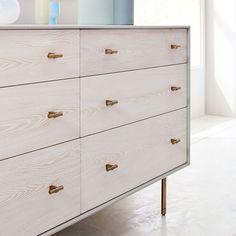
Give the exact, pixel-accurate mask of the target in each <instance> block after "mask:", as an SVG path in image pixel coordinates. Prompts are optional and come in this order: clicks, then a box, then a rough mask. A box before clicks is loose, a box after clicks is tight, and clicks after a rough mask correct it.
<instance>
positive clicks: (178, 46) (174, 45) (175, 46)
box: [170, 44, 181, 49]
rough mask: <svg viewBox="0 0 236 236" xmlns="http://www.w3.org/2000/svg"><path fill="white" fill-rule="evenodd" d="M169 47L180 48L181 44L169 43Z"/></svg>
mask: <svg viewBox="0 0 236 236" xmlns="http://www.w3.org/2000/svg"><path fill="white" fill-rule="evenodd" d="M170 48H171V49H178V48H181V45H178V44H171V46H170Z"/></svg>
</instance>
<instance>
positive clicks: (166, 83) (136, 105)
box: [81, 64, 187, 136]
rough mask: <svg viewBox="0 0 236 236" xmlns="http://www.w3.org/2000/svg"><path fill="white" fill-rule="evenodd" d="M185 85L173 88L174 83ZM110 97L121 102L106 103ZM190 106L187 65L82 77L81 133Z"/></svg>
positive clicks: (104, 128) (91, 132)
mask: <svg viewBox="0 0 236 236" xmlns="http://www.w3.org/2000/svg"><path fill="white" fill-rule="evenodd" d="M172 86H177V87H181V89H180V90H178V91H172V90H171V87H172ZM106 100H118V104H116V105H114V106H112V107H110V106H108V107H107V106H106ZM186 106H187V65H186V64H182V65H177V66H168V67H160V68H155V69H146V70H138V71H132V72H123V73H115V74H112V75H100V76H92V77H85V78H82V79H81V135H82V136H85V135H88V134H93V133H96V132H99V131H102V130H106V129H110V128H113V127H117V126H120V125H124V124H127V123H130V122H134V121H137V120H140V119H144V118H148V117H151V116H155V115H158V114H161V113H164V112H169V111H171V110H176V109H179V108H183V107H186Z"/></svg>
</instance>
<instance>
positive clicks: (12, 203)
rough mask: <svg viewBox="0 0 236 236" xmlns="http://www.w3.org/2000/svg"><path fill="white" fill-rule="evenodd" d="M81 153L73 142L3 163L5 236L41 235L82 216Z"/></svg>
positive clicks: (0, 195)
mask: <svg viewBox="0 0 236 236" xmlns="http://www.w3.org/2000/svg"><path fill="white" fill-rule="evenodd" d="M79 153H80V150H79V141H73V142H69V143H66V144H61V145H57V146H54V147H51V148H47V149H43V150H40V151H37V152H33V153H29V154H26V155H23V156H20V157H17V158H12V159H9V160H6V161H0V173H1V178H0V188H1V191H0V210H1V214H0V222H1V227H0V235H1V236H15V235H19V236H33V235H38V234H40V233H43V232H45V231H46V230H49V229H51V228H52V227H55V226H57V225H59V224H62V223H64V222H65V221H67V220H69V219H71V218H73V217H76V216H78V215H79V214H80V156H79ZM50 186H51V188H50ZM52 186H55V187H57V189H56V190H58V192H55V193H53V187H52ZM59 187H60V188H59ZM62 188H64V189H62ZM49 189H51V194H49ZM56 190H55V191H56ZM59 190H60V191H59Z"/></svg>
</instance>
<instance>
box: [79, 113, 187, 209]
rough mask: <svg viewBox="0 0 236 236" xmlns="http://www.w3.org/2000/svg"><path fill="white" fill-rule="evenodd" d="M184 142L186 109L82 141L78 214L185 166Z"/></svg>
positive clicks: (185, 152)
mask: <svg viewBox="0 0 236 236" xmlns="http://www.w3.org/2000/svg"><path fill="white" fill-rule="evenodd" d="M171 139H173V140H172V142H173V143H174V142H175V141H176V142H177V144H172V143H171ZM178 141H180V142H179V143H178ZM186 142H187V110H186V109H182V110H178V111H175V112H171V113H168V114H165V115H162V116H159V117H154V118H150V119H148V120H144V121H140V122H137V123H134V124H131V125H127V126H123V127H121V128H118V129H114V130H110V131H107V132H103V133H99V134H97V135H92V136H88V137H86V138H82V139H81V151H82V152H81V153H82V154H81V155H82V156H81V160H82V169H81V177H82V192H81V193H82V196H81V198H82V203H81V210H82V212H85V211H88V210H89V209H92V208H94V207H96V206H98V205H100V204H102V203H105V202H106V201H109V200H111V199H113V198H115V197H117V196H119V195H121V194H123V193H125V192H127V191H129V190H131V189H133V188H135V187H137V186H139V185H141V184H143V183H145V182H147V181H149V180H151V179H153V178H156V177H158V176H160V175H162V174H165V173H167V172H168V171H170V170H173V169H174V168H176V167H179V166H181V165H183V164H185V163H187V143H186ZM107 165H111V166H107ZM112 165H113V166H112ZM114 165H118V168H116V167H117V166H114ZM106 168H111V169H112V168H116V169H114V170H113V171H112V170H111V171H107V170H106ZM94 196H96V197H94Z"/></svg>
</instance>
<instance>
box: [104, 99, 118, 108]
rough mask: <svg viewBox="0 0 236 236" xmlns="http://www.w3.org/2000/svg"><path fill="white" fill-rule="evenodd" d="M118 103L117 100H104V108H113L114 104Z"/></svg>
mask: <svg viewBox="0 0 236 236" xmlns="http://www.w3.org/2000/svg"><path fill="white" fill-rule="evenodd" d="M118 103H119V102H118V101H117V100H106V106H107V107H111V106H114V105H116V104H118Z"/></svg>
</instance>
